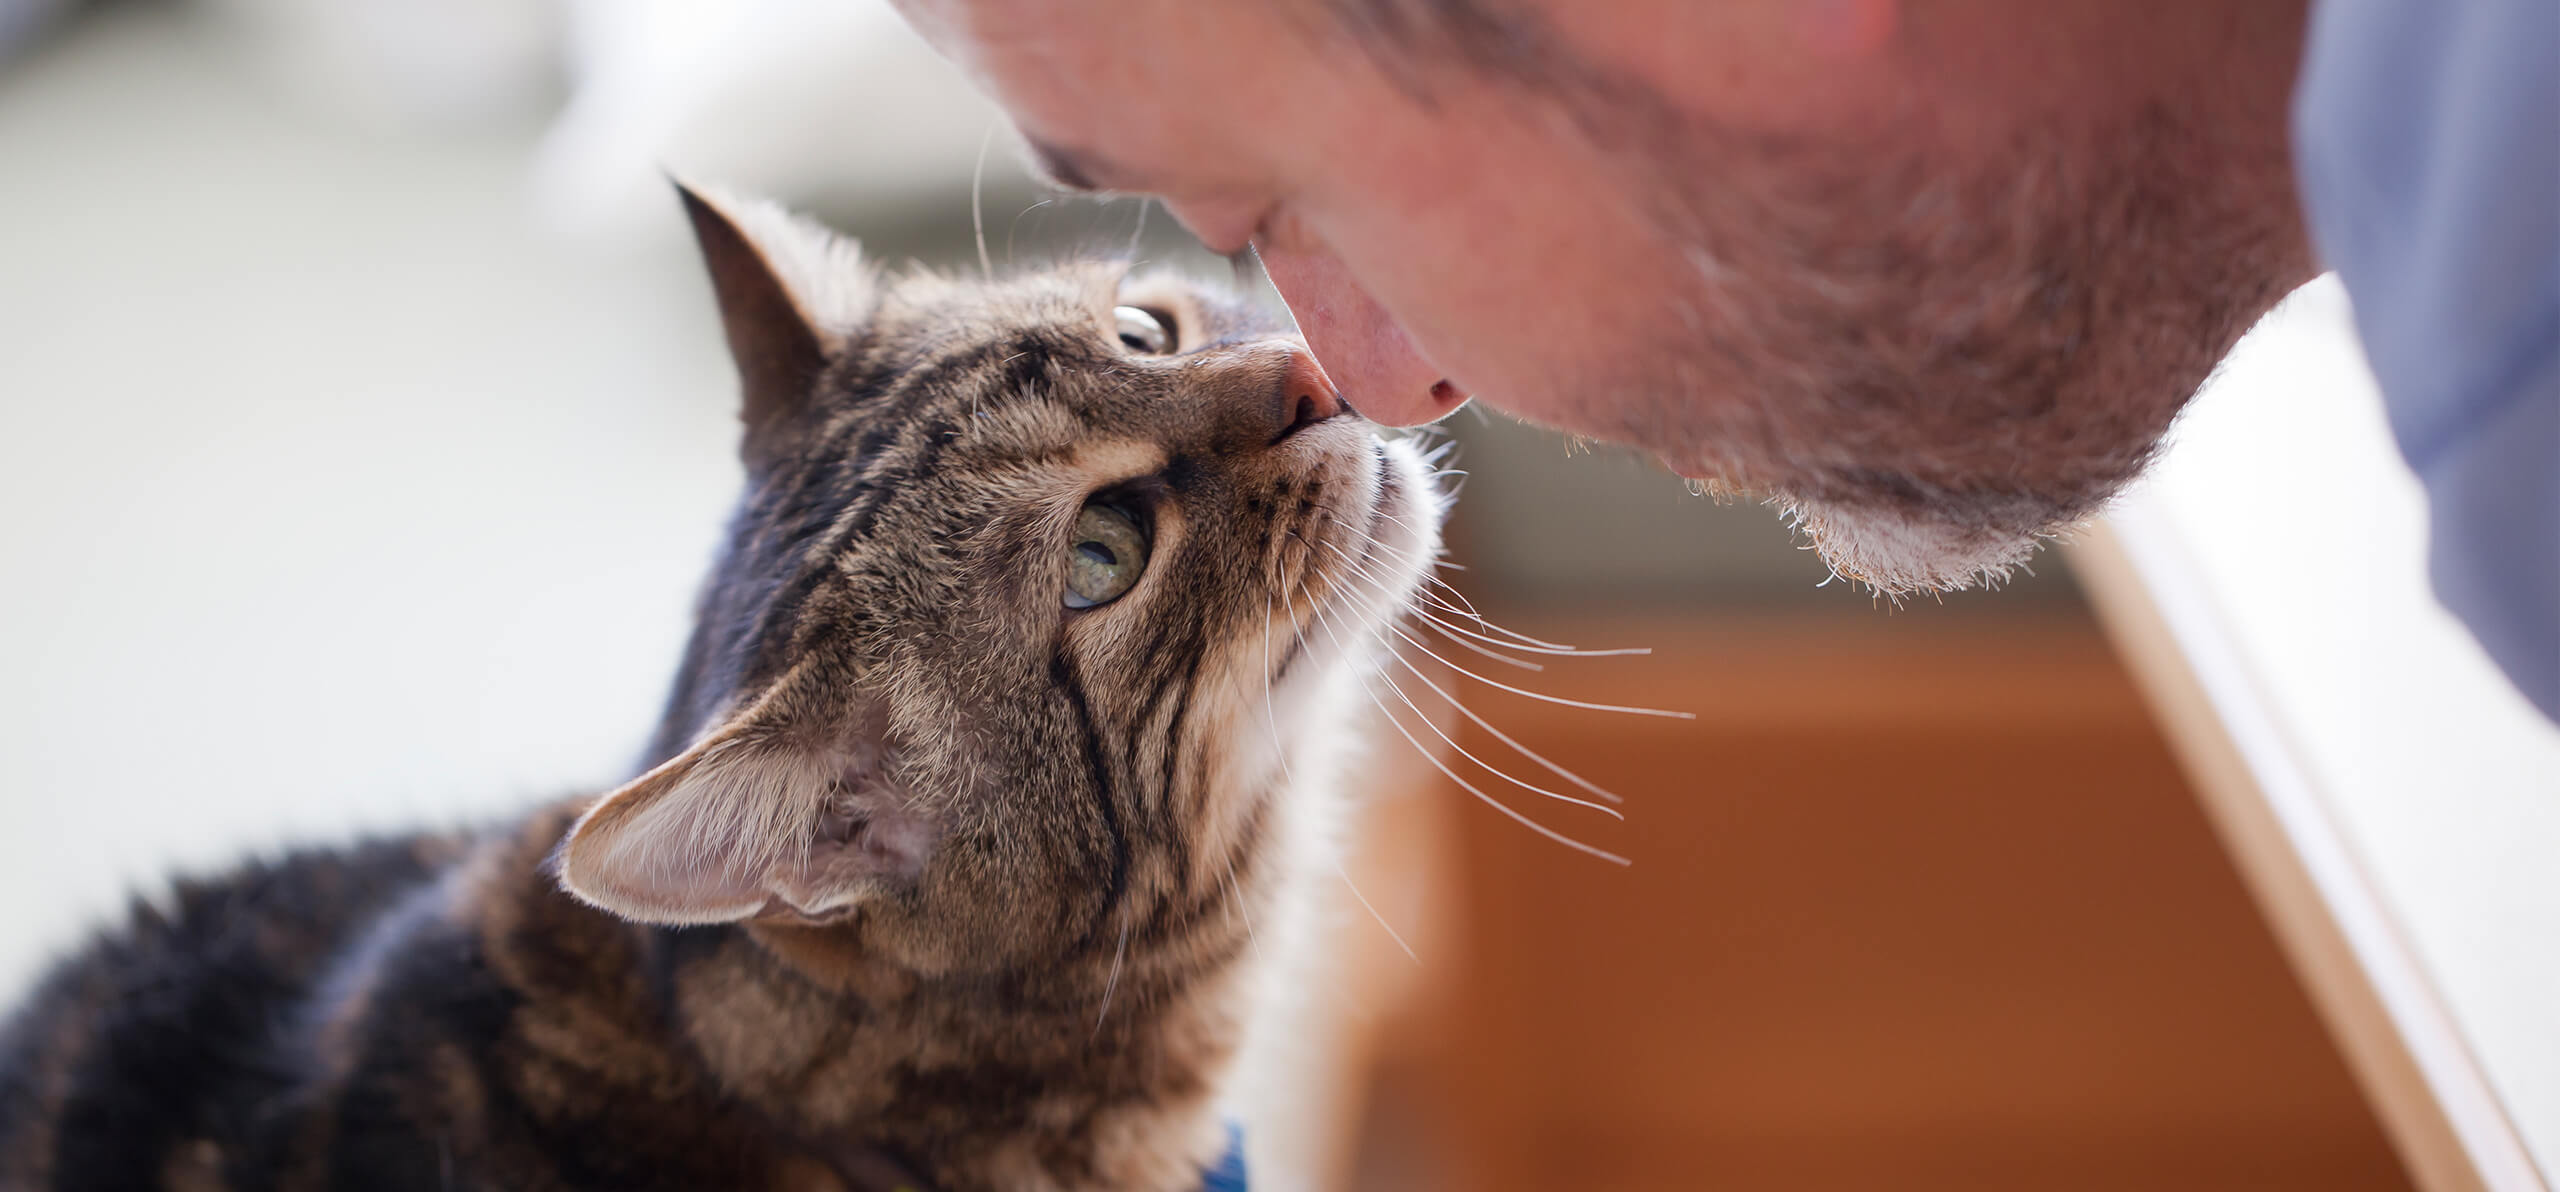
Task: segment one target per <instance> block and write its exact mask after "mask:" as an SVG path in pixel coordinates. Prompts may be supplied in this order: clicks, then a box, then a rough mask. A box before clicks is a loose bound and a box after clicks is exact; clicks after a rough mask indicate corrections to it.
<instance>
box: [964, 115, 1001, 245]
mask: <svg viewBox="0 0 2560 1192" xmlns="http://www.w3.org/2000/svg"><path fill="white" fill-rule="evenodd" d="M995 143H996V124H995V121H993V120H989V121H988V122H987V131H986V132H985V133H984V134H982V135H980V136H979V137H978V164H977V167H976V168H975V169H972V170H970V171H969V226H970V227H972V228H973V229H975V230H976V231H977V234H978V272H979V273H981V274H983V275H985V276H987V277H994V276H995V275H996V263H995V260H994V259H993V258H991V257H989V256H988V255H987V202H986V194H987V149H988V148H989V147H990V146H993V145H994V144H995Z"/></svg>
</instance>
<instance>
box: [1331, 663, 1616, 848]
mask: <svg viewBox="0 0 2560 1192" xmlns="http://www.w3.org/2000/svg"><path fill="white" fill-rule="evenodd" d="M1376 673H1377V677H1378V680H1379V681H1380V682H1383V683H1385V684H1386V685H1387V690H1389V691H1392V692H1395V693H1396V698H1397V699H1400V700H1403V701H1404V705H1405V706H1406V707H1408V708H1411V709H1413V714H1414V715H1416V716H1420V717H1422V724H1423V727H1425V728H1428V729H1430V730H1431V732H1432V735H1434V736H1437V737H1439V738H1440V739H1441V740H1443V741H1446V742H1448V743H1449V748H1451V749H1455V750H1457V751H1458V756H1460V757H1463V758H1465V759H1467V760H1468V761H1471V762H1474V763H1475V764H1477V765H1479V766H1482V767H1484V769H1485V772H1486V773H1488V774H1491V775H1493V776H1494V777H1496V778H1499V779H1501V780H1503V781H1504V782H1508V783H1510V784H1511V785H1513V786H1516V787H1519V788H1520V789H1522V790H1524V791H1528V792H1529V793H1531V794H1536V795H1544V796H1546V797H1548V798H1550V799H1553V800H1555V801H1557V802H1559V803H1571V804H1573V805H1574V806H1576V807H1588V808H1590V809H1592V810H1593V811H1597V812H1599V813H1600V814H1602V815H1605V816H1608V817H1609V818H1611V819H1615V820H1624V819H1626V818H1627V817H1626V815H1625V814H1624V813H1622V812H1620V811H1619V810H1618V809H1617V808H1615V807H1611V806H1608V805H1607V804H1603V803H1594V802H1592V801H1591V800H1589V799H1577V798H1575V797H1573V796H1572V795H1567V794H1562V793H1559V792H1556V791H1551V790H1548V789H1547V788H1545V787H1543V786H1534V785H1531V784H1529V783H1526V782H1522V781H1520V780H1519V779H1517V778H1514V777H1512V776H1511V774H1510V772H1509V771H1506V770H1504V769H1502V768H1501V767H1500V766H1496V765H1494V764H1493V763H1492V762H1489V761H1486V760H1484V759H1483V758H1480V757H1477V756H1476V755H1475V754H1474V753H1471V752H1469V751H1468V749H1467V747H1466V746H1464V745H1461V744H1459V743H1458V739H1457V738H1456V737H1452V736H1450V735H1449V732H1448V730H1446V729H1443V728H1441V727H1440V726H1439V725H1437V724H1434V723H1432V722H1431V717H1430V716H1429V715H1427V714H1425V713H1424V712H1423V710H1422V705H1420V704H1417V703H1415V702H1413V697H1412V696H1409V695H1406V694H1405V693H1404V688H1402V687H1399V686H1397V685H1396V681H1395V680H1394V679H1392V678H1390V677H1388V675H1387V673H1386V672H1385V671H1384V670H1380V671H1378V672H1376ZM1441 697H1442V698H1444V699H1446V698H1447V697H1448V693H1446V692H1442V693H1441ZM1449 702H1450V703H1451V704H1453V705H1454V704H1456V703H1457V701H1456V700H1450V701H1449ZM1505 743H1506V744H1507V743H1508V742H1507V741H1506V742H1505ZM1513 748H1515V749H1516V748H1518V746H1513ZM1521 752H1523V753H1526V752H1527V750H1522V751H1521ZM1601 793H1602V794H1607V793H1608V792H1606V791H1603V792H1601ZM1609 797H1610V798H1611V799H1613V800H1617V801H1619V802H1624V801H1625V800H1622V799H1618V798H1617V796H1615V795H1610V796H1609Z"/></svg>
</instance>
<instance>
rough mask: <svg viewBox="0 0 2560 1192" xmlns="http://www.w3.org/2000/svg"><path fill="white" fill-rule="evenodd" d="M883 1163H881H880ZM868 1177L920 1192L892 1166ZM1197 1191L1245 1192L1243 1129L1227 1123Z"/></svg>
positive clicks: (892, 1191) (900, 1190)
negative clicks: (1219, 1151) (1223, 1143)
mask: <svg viewBox="0 0 2560 1192" xmlns="http://www.w3.org/2000/svg"><path fill="white" fill-rule="evenodd" d="M881 1162H885V1161H881ZM868 1170H869V1172H870V1173H871V1174H874V1175H879V1176H885V1178H886V1181H887V1182H886V1184H885V1186H886V1187H887V1189H888V1192H923V1188H924V1185H923V1184H921V1183H919V1182H916V1181H915V1179H914V1178H913V1177H912V1176H909V1175H907V1174H906V1173H905V1172H903V1171H901V1170H899V1169H898V1168H897V1167H895V1166H894V1165H892V1166H883V1167H873V1168H870V1169H868ZM1200 1192H1247V1189H1246V1187H1245V1178H1244V1127H1242V1126H1239V1125H1237V1124H1236V1123H1234V1122H1228V1123H1227V1153H1226V1154H1224V1155H1221V1156H1219V1157H1218V1161H1217V1163H1216V1164H1214V1165H1212V1166H1211V1167H1210V1168H1209V1170H1207V1171H1204V1172H1201V1173H1200Z"/></svg>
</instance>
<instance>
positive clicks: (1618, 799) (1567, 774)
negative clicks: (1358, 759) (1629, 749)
mask: <svg viewBox="0 0 2560 1192" xmlns="http://www.w3.org/2000/svg"><path fill="white" fill-rule="evenodd" d="M1335 554H1336V556H1337V557H1340V556H1341V552H1340V551H1336V552H1335ZM1345 562H1346V564H1347V565H1349V566H1350V567H1351V568H1352V569H1353V570H1354V571H1359V570H1360V568H1359V566H1358V564H1356V563H1350V562H1349V560H1348V559H1346V560H1345ZM1364 574H1365V572H1364ZM1410 611H1414V612H1416V613H1419V614H1420V615H1422V616H1423V617H1424V619H1425V620H1430V621H1432V622H1433V623H1434V624H1438V623H1439V622H1438V621H1437V619H1436V618H1432V617H1431V616H1430V615H1429V614H1427V613H1421V610H1419V609H1413V610H1410ZM1451 640H1453V641H1455V640H1457V639H1454V638H1453V639H1451ZM1416 644H1417V645H1419V644H1420V643H1416ZM1458 644H1459V645H1466V644H1467V643H1466V642H1463V641H1460V642H1458ZM1388 652H1389V653H1390V654H1393V655H1394V657H1395V660H1396V662H1397V663H1398V664H1399V665H1401V666H1403V667H1404V668H1405V669H1406V670H1409V671H1412V672H1413V677H1414V678H1416V679H1419V680H1421V682H1422V684H1423V685H1424V686H1426V687H1429V688H1430V689H1431V690H1432V692H1433V693H1434V694H1436V695H1438V696H1439V697H1440V698H1442V699H1444V700H1447V701H1448V702H1449V706H1450V707H1451V708H1453V709H1456V710H1457V712H1458V713H1459V714H1460V715H1463V716H1465V717H1466V718H1467V719H1468V720H1470V721H1473V722H1474V723H1475V724H1476V726H1477V727H1479V728H1482V729H1484V730H1485V731H1486V732H1487V733H1490V734H1492V735H1493V738H1494V739H1495V740H1498V741H1500V742H1502V743H1503V744H1505V745H1508V746H1510V747H1511V749H1512V750H1513V751H1514V752H1516V753H1518V754H1520V755H1521V756H1522V757H1526V758H1528V759H1529V760H1530V761H1533V762H1536V763H1538V764H1539V765H1541V766H1544V767H1546V768H1547V769H1548V770H1550V771H1553V772H1554V773H1555V774H1556V775H1558V776H1559V777H1562V778H1563V779H1564V780H1565V781H1567V782H1570V783H1572V784H1574V785H1575V786H1578V787H1581V788H1582V789H1584V790H1586V791H1589V792H1591V793H1592V794H1595V795H1598V796H1600V797H1601V798H1603V799H1607V800H1608V801H1610V802H1612V803H1624V802H1626V799H1625V798H1624V797H1622V796H1620V795H1618V794H1616V793H1614V792H1612V791H1609V790H1606V789H1603V788H1602V787H1600V786H1598V785H1597V784H1595V783H1593V782H1591V781H1590V780H1589V779H1586V778H1584V777H1583V776H1581V775H1580V774H1576V773H1574V772H1573V771H1571V770H1569V769H1566V768H1565V767H1563V766H1561V765H1558V764H1556V763H1555V762H1553V761H1551V760H1549V759H1548V758H1547V757H1545V756H1544V755H1542V754H1540V753H1538V752H1537V751H1536V750H1533V749H1531V748H1529V747H1528V746H1526V745H1523V744H1521V743H1520V742H1519V741H1518V740H1516V739H1514V738H1513V737H1512V736H1511V735H1510V734H1509V733H1506V732H1503V731H1502V730H1501V729H1499V728H1496V727H1494V725H1493V723H1492V722H1491V721H1488V720H1486V719H1485V718H1484V717H1482V716H1480V715H1477V714H1476V712H1475V710H1474V709H1472V708H1469V707H1467V706H1466V705H1465V704H1464V703H1462V702H1460V701H1459V699H1458V697H1457V696H1455V695H1453V694H1451V693H1450V692H1449V691H1447V690H1445V689H1443V688H1442V687H1441V686H1440V685H1439V684H1438V683H1434V682H1432V681H1431V677H1430V676H1429V675H1426V674H1424V673H1422V670H1421V668H1420V667H1418V666H1416V665H1414V662H1413V660H1412V659H1410V658H1407V657H1405V656H1404V655H1403V654H1402V653H1400V652H1397V651H1392V650H1391V651H1388ZM1478 652H1480V653H1484V652H1485V651H1481V650H1479V651H1478ZM1424 653H1426V654H1427V653H1430V651H1428V650H1425V651H1424ZM1488 656H1490V657H1495V658H1502V659H1503V660H1504V661H1506V662H1518V661H1519V660H1516V659H1511V658H1508V657H1505V656H1503V655H1499V654H1489V655H1488ZM1433 657H1435V658H1437V657H1438V656H1437V655H1433ZM1440 661H1441V662H1442V663H1443V664H1444V665H1446V664H1447V660H1446V659H1440ZM1521 665H1531V664H1527V663H1521ZM1452 669H1456V668H1454V667H1453V668H1452ZM1461 673H1464V672H1461ZM1378 677H1379V678H1381V679H1386V681H1387V685H1388V686H1390V687H1395V686H1396V684H1395V681H1394V680H1393V679H1388V678H1387V677H1386V676H1385V675H1384V674H1383V673H1381V674H1380V675H1379V676H1378ZM1396 695H1397V696H1398V698H1401V699H1404V702H1405V704H1406V706H1408V707H1411V708H1413V709H1414V712H1415V714H1416V715H1420V714H1421V712H1422V709H1421V708H1420V706H1418V705H1416V704H1414V702H1413V700H1412V699H1411V698H1410V697H1407V696H1405V693H1404V691H1403V689H1402V688H1400V687H1397V688H1396ZM1424 723H1426V724H1429V723H1430V719H1429V718H1428V717H1424ZM1432 731H1433V732H1435V733H1438V732H1439V731H1440V729H1439V726H1438V725H1436V724H1435V725H1432ZM1440 735H1441V737H1442V738H1443V739H1447V736H1448V734H1446V733H1441V734H1440ZM1449 743H1450V744H1451V745H1452V746H1456V745H1457V742H1456V741H1454V740H1453V741H1450V742H1449ZM1459 752H1461V753H1464V752H1466V751H1465V750H1464V749H1460V750H1459ZM1468 760H1470V761H1473V762H1475V763H1476V764H1477V765H1479V766H1483V767H1484V768H1485V769H1487V770H1489V771H1492V772H1493V773H1495V774H1499V775H1501V776H1502V777H1503V778H1505V779H1507V780H1509V781H1511V782H1513V783H1515V784H1517V785H1520V786H1523V787H1527V788H1528V789H1530V790H1535V791H1538V792H1539V793H1540V794H1553V792H1551V791H1545V790H1540V788H1537V787H1534V786H1529V784H1527V783H1525V782H1520V781H1519V780H1518V779H1516V778H1512V777H1511V776H1510V775H1509V774H1508V773H1505V772H1504V771H1502V770H1501V769H1499V768H1497V767H1495V766H1492V765H1490V764H1487V763H1486V762H1485V761H1484V759H1482V758H1479V757H1476V756H1475V755H1473V754H1468ZM1567 801H1568V802H1580V800H1571V799H1568V800H1567ZM1602 810H1607V809H1606V808H1603V809H1602Z"/></svg>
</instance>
